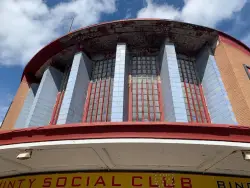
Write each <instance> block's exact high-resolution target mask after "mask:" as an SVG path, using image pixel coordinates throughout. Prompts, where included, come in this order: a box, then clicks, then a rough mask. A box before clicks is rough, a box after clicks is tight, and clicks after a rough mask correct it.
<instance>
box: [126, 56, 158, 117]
mask: <svg viewBox="0 0 250 188" xmlns="http://www.w3.org/2000/svg"><path fill="white" fill-rule="evenodd" d="M130 72H131V93H132V95H131V98H132V99H130V100H132V109H131V111H132V112H129V113H132V120H133V121H160V119H161V113H160V102H159V98H160V97H159V87H160V83H158V79H157V78H158V76H159V73H158V64H157V61H156V57H155V56H141V57H139V56H138V57H132V59H131V63H130Z"/></svg>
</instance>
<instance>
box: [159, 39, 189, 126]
mask: <svg viewBox="0 0 250 188" xmlns="http://www.w3.org/2000/svg"><path fill="white" fill-rule="evenodd" d="M161 50H162V51H161V55H162V58H161V60H162V62H161V72H160V74H161V82H162V83H161V84H162V98H163V110H164V118H165V121H169V122H188V119H187V112H186V107H185V103H184V95H183V92H182V88H181V78H180V73H179V69H178V63H177V57H176V52H175V46H174V44H171V43H168V42H166V43H165V44H164V46H163V48H162V49H161Z"/></svg>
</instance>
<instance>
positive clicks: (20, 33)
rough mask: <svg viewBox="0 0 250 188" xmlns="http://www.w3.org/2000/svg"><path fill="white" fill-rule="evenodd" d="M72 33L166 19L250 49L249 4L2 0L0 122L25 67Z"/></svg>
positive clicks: (223, 0)
mask: <svg viewBox="0 0 250 188" xmlns="http://www.w3.org/2000/svg"><path fill="white" fill-rule="evenodd" d="M72 17H75V21H74V25H73V29H77V28H80V27H84V26H87V25H91V24H95V23H99V22H104V21H112V20H117V19H126V18H166V19H174V20H179V21H184V22H190V23H194V24H199V25H204V26H208V27H212V28H217V29H219V30H222V31H224V32H226V33H228V34H230V35H232V36H234V37H236V38H237V39H239V40H241V41H243V42H244V43H246V44H247V45H249V46H250V21H249V17H250V0H74V1H73V0H18V1H15V0H0V25H1V28H0V41H1V42H0V122H1V121H2V120H3V118H4V115H5V112H6V111H7V109H8V106H9V104H10V103H11V101H12V99H13V97H14V95H15V93H16V90H17V88H18V85H19V83H20V78H21V74H22V71H23V68H24V66H25V65H26V63H27V62H28V61H29V60H30V58H31V57H32V56H33V55H35V53H36V52H37V51H38V50H39V49H41V48H42V47H43V46H44V45H46V44H47V43H49V42H50V41H51V40H53V39H55V38H57V37H59V36H60V35H63V34H65V33H67V30H68V28H69V25H70V20H71V18H72Z"/></svg>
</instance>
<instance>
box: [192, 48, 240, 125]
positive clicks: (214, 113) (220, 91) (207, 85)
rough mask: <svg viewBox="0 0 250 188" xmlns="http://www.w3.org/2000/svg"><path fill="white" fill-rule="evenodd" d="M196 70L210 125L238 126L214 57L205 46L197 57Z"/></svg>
mask: <svg viewBox="0 0 250 188" xmlns="http://www.w3.org/2000/svg"><path fill="white" fill-rule="evenodd" d="M196 68H197V72H198V74H199V77H200V80H201V83H202V86H203V93H204V97H205V99H206V102H207V107H208V111H209V115H210V118H211V122H212V123H223V124H225V123H226V124H238V123H237V121H236V118H235V115H234V112H233V110H232V106H231V103H230V101H229V99H228V96H227V92H226V89H225V87H224V84H223V82H222V79H221V75H220V72H219V69H218V67H217V64H216V61H215V58H214V56H213V55H212V53H211V50H210V48H209V47H208V46H205V47H204V48H203V49H202V50H201V52H200V53H199V54H198V56H197V61H196Z"/></svg>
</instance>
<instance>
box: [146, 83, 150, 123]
mask: <svg viewBox="0 0 250 188" xmlns="http://www.w3.org/2000/svg"><path fill="white" fill-rule="evenodd" d="M146 86H147V102H148V120H149V121H151V118H150V106H149V95H148V92H149V89H148V80H147V81H146Z"/></svg>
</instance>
